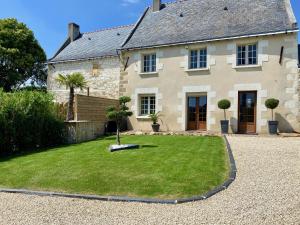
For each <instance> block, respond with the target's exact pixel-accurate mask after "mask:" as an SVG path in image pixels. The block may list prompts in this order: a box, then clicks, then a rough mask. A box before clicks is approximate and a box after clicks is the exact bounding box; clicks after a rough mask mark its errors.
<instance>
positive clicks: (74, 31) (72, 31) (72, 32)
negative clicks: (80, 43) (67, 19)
mask: <svg viewBox="0 0 300 225" xmlns="http://www.w3.org/2000/svg"><path fill="white" fill-rule="evenodd" d="M79 35H80V27H79V25H77V24H76V23H69V38H70V40H71V42H72V41H75V40H76V39H77V38H78V37H79Z"/></svg>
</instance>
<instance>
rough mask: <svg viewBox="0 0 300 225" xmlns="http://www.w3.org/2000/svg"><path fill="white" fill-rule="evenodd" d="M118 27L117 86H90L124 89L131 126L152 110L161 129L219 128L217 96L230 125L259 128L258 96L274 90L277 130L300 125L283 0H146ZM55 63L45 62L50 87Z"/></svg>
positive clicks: (262, 129) (142, 126)
mask: <svg viewBox="0 0 300 225" xmlns="http://www.w3.org/2000/svg"><path fill="white" fill-rule="evenodd" d="M121 29H124V33H127V37H125V38H123V42H122V43H121V42H120V43H118V46H119V47H118V46H117V47H116V49H118V51H117V52H118V54H119V62H117V60H118V58H117V57H115V58H116V64H117V65H118V72H116V76H117V78H116V80H114V81H112V82H116V83H115V87H116V86H119V93H118V94H117V95H115V96H113V95H111V94H112V93H109V92H111V91H112V89H109V90H107V92H106V93H105V92H103V90H102V89H101V87H98V85H95V89H97V88H100V90H99V93H100V95H104V94H105V95H107V96H111V97H116V96H118V95H120V96H121V95H128V96H131V98H132V102H131V105H130V107H131V109H132V111H133V112H134V115H133V116H132V117H131V118H130V119H129V125H130V127H131V128H132V129H133V130H142V131H149V130H151V121H150V120H149V116H148V115H149V114H150V113H154V112H160V113H161V115H162V116H161V122H160V123H161V130H163V131H185V130H207V131H219V130H220V123H219V121H220V120H222V119H223V112H222V111H221V110H219V109H218V107H217V103H218V101H219V100H221V99H224V98H225V99H229V100H230V101H231V103H232V104H231V108H230V109H229V111H228V117H229V118H230V126H231V131H232V132H234V133H237V132H239V133H266V132H267V121H268V120H269V119H270V112H269V111H268V110H267V109H266V107H265V106H264V102H265V100H266V99H267V98H277V99H279V100H280V106H279V108H278V109H277V110H276V119H277V120H278V121H279V130H280V131H281V132H292V131H297V132H300V122H299V121H300V104H299V99H300V96H299V70H298V44H297V43H298V41H297V33H298V31H299V29H298V26H297V22H296V19H295V16H294V13H293V10H292V7H291V4H290V1H289V0H239V1H231V0H224V1H219V0H185V1H177V2H171V3H166V4H163V3H161V1H160V0H153V5H152V6H151V7H148V8H147V9H146V10H145V11H144V13H143V14H142V16H141V18H140V19H139V20H138V21H137V23H136V24H135V25H134V26H129V27H126V28H121ZM125 30H126V32H125ZM71 33H72V32H71ZM83 36H84V35H83ZM69 39H71V38H69ZM102 43H104V42H102ZM71 44H72V42H71ZM71 44H70V45H71ZM68 46H69V45H68ZM68 46H67V47H66V49H67V48H68ZM84 47H85V48H90V47H91V46H90V45H89V44H87V45H84ZM75 49H76V48H75V47H74V48H73V51H71V50H70V51H67V52H68V53H69V56H70V57H71V56H72V55H73V54H74V50H75ZM80 49H81V48H80ZM62 52H64V50H63V51H62ZM63 55H64V54H63ZM57 56H59V54H58V55H57ZM57 56H56V57H54V59H52V62H55V61H53V60H55V59H56V58H57ZM58 59H59V57H58ZM58 62H59V60H58ZM58 65H59V64H57V65H56V64H54V66H55V67H56V69H52V72H51V70H50V69H49V71H50V72H49V84H50V85H49V89H50V90H54V88H52V87H53V86H55V84H54V83H53V82H51V80H53V77H54V76H53V74H55V73H58V72H60V70H61V67H60V66H58ZM76 65H78V67H76V69H77V70H79V69H84V68H86V67H88V68H89V69H86V70H87V71H90V70H91V68H92V64H91V63H90V65H88V64H86V63H84V62H82V64H81V65H79V64H78V62H76ZM49 66H51V65H49ZM68 66H70V63H65V64H63V67H68ZM117 73H118V74H117ZM51 85H53V86H51ZM108 86H110V85H108Z"/></svg>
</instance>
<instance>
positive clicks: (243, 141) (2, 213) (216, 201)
mask: <svg viewBox="0 0 300 225" xmlns="http://www.w3.org/2000/svg"><path fill="white" fill-rule="evenodd" d="M229 142H230V143H231V146H232V150H233V153H234V156H235V159H236V163H237V168H238V175H237V179H236V180H235V182H234V183H233V184H232V185H231V186H230V187H229V189H228V190H226V191H223V192H221V193H219V194H217V195H215V196H213V197H212V198H210V199H208V200H206V201H201V202H196V203H188V204H183V205H171V206H170V205H151V204H150V205H149V204H139V203H114V202H100V201H87V200H78V199H68V198H51V197H37V196H27V195H19V194H3V193H0V224H3V225H10V224H24V225H25V224H26V225H29V224H33V225H39V224H61V225H67V224H80V225H83V224H139V225H141V224H251V225H253V224H272V225H275V224H297V225H299V224H300V138H271V137H248V136H231V137H229Z"/></svg>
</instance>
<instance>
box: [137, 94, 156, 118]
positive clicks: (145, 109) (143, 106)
mask: <svg viewBox="0 0 300 225" xmlns="http://www.w3.org/2000/svg"><path fill="white" fill-rule="evenodd" d="M155 105H156V99H155V96H154V95H149V96H141V97H140V115H141V116H147V115H149V114H152V113H155Z"/></svg>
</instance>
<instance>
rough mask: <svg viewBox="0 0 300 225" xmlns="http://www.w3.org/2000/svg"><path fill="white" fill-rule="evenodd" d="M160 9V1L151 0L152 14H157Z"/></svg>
mask: <svg viewBox="0 0 300 225" xmlns="http://www.w3.org/2000/svg"><path fill="white" fill-rule="evenodd" d="M160 7H161V0H153V6H152V9H153V12H158V11H159V10H160Z"/></svg>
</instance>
